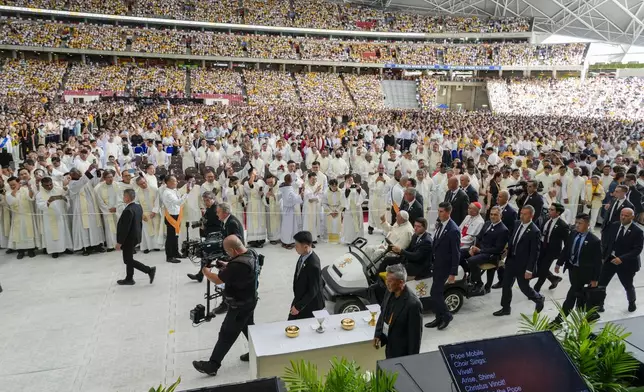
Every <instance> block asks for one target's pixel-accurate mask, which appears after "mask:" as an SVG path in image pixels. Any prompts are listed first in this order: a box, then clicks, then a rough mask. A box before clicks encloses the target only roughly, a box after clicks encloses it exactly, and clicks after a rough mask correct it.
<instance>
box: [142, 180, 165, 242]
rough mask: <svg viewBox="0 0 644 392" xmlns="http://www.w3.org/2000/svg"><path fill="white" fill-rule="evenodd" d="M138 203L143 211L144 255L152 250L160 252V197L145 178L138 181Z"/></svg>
mask: <svg viewBox="0 0 644 392" xmlns="http://www.w3.org/2000/svg"><path fill="white" fill-rule="evenodd" d="M136 185H137V189H136V201H137V202H138V203H139V204H140V205H141V209H143V230H142V232H141V245H140V247H141V250H142V251H143V253H145V254H147V253H150V251H151V250H159V244H158V242H157V234H158V232H159V226H160V225H161V215H160V214H159V195H158V193H159V192H158V190H157V188H152V187H151V186H149V185H148V182H147V181H146V180H145V178H143V177H140V176H139V177H137V179H136Z"/></svg>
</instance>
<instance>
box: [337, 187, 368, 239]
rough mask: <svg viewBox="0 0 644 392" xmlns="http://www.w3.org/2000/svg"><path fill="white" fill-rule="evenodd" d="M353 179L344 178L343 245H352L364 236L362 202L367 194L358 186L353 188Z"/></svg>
mask: <svg viewBox="0 0 644 392" xmlns="http://www.w3.org/2000/svg"><path fill="white" fill-rule="evenodd" d="M352 186H354V184H353V177H352V176H351V175H346V176H345V178H344V189H343V190H342V191H341V193H342V205H343V207H344V218H343V226H342V239H341V241H342V243H345V244H350V243H352V242H353V241H354V240H355V239H356V238H358V237H361V236H362V235H363V234H364V218H363V216H362V202H363V201H364V199H365V192H364V191H363V190H362V189H361V188H360V185H356V186H355V188H352Z"/></svg>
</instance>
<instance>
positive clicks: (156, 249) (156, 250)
mask: <svg viewBox="0 0 644 392" xmlns="http://www.w3.org/2000/svg"><path fill="white" fill-rule="evenodd" d="M152 250H153V251H155V252H158V251H160V250H161V249H159V248H154V249H152Z"/></svg>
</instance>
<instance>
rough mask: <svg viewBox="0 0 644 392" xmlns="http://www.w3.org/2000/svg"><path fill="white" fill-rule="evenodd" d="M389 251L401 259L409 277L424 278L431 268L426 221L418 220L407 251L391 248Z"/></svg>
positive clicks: (429, 237)
mask: <svg viewBox="0 0 644 392" xmlns="http://www.w3.org/2000/svg"><path fill="white" fill-rule="evenodd" d="M391 251H392V252H394V253H396V254H399V255H400V256H401V257H402V263H403V264H404V265H405V268H406V269H407V275H409V276H414V277H415V276H425V275H428V274H429V272H431V268H432V265H431V264H432V238H431V236H430V235H429V233H428V232H427V219H425V218H418V219H416V222H415V223H414V235H413V236H411V242H410V243H409V246H407V249H401V248H399V247H397V246H393V247H392V248H391Z"/></svg>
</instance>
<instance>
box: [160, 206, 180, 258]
mask: <svg viewBox="0 0 644 392" xmlns="http://www.w3.org/2000/svg"><path fill="white" fill-rule="evenodd" d="M170 216H171V217H173V218H174V219H177V218H178V217H179V215H170ZM164 222H165V227H166V236H165V258H166V259H172V258H174V257H178V256H180V255H179V236H177V232H176V231H175V230H174V227H172V225H171V224H170V222H168V220H167V219H165V218H164Z"/></svg>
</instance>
